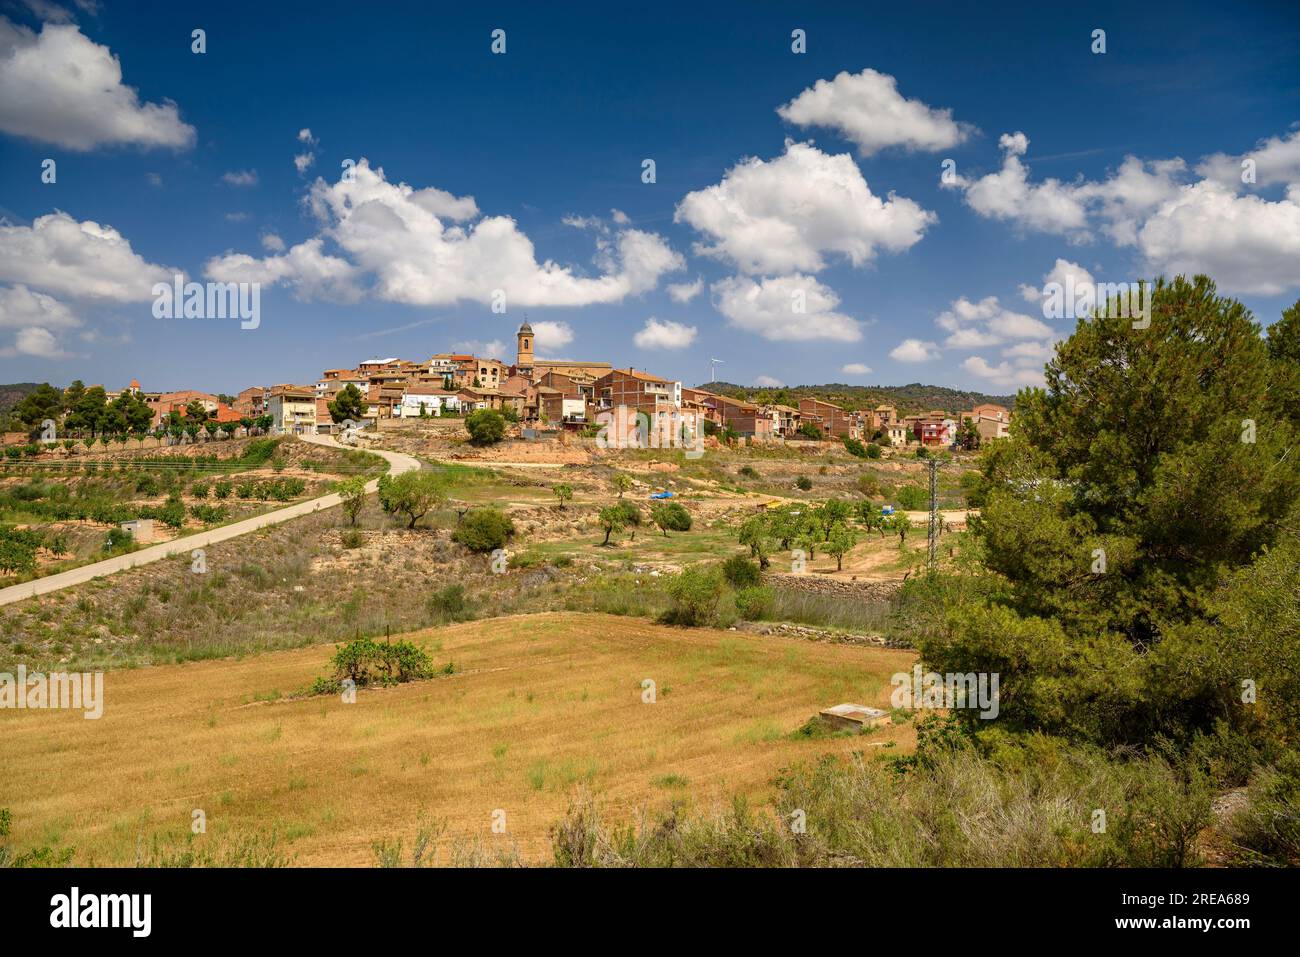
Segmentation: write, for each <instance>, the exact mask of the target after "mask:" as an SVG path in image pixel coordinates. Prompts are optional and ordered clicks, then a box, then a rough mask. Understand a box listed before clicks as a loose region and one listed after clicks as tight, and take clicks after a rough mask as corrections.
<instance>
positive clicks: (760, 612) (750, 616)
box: [735, 585, 774, 621]
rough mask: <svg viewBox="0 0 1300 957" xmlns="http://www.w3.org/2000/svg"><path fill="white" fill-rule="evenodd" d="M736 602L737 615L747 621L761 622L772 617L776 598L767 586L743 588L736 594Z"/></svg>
mask: <svg viewBox="0 0 1300 957" xmlns="http://www.w3.org/2000/svg"><path fill="white" fill-rule="evenodd" d="M735 600H736V614H738V615H739V616H740V617H741V618H744V619H745V620H746V621H760V620H762V619H764V618H770V617H771V615H772V605H773V602H774V596H773V594H772V589H771V588H768V587H767V586H766V585H757V586H755V587H753V588H742V589H741V590H740V591H738V592H736V599H735Z"/></svg>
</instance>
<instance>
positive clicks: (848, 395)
mask: <svg viewBox="0 0 1300 957" xmlns="http://www.w3.org/2000/svg"><path fill="white" fill-rule="evenodd" d="M698 388H701V389H707V390H709V391H710V392H717V393H719V394H720V395H728V396H731V397H733V398H736V399H744V400H746V401H748V402H758V403H761V404H766V403H773V402H776V403H781V404H783V405H797V404H798V401H799V399H821V400H822V401H823V402H830V403H833V404H834V405H838V406H840V407H841V408H843V409H847V410H848V411H856V410H859V409H874V408H875V407H876V406H878V405H892V406H894V407H895V408H897V409H898V412H899V414H900V415H913V414H916V413H921V412H929V411H931V410H932V409H943V410H944V411H945V412H964V411H966V410H967V409H970V408H972V407H974V406H976V405H979V404H980V403H981V402H995V403H997V404H998V405H1005V406H1006V407H1007V408H1008V409H1011V408H1015V404H1016V397H1015V396H1013V395H986V394H985V393H983V392H966V391H963V390H961V389H949V388H948V387H947V386H942V385H922V384H921V383H919V382H913V383H911V384H909V385H845V384H844V383H842V382H828V383H826V384H825V385H796V386H787V387H786V388H782V389H766V388H756V387H754V386H743V385H736V384H734V383H731V382H705V383H703V384H701V385H700V386H698ZM792 400H793V401H792Z"/></svg>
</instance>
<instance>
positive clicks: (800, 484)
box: [794, 475, 812, 492]
mask: <svg viewBox="0 0 1300 957" xmlns="http://www.w3.org/2000/svg"><path fill="white" fill-rule="evenodd" d="M794 484H795V487H796V488H798V489H799V490H800V491H803V492H807V491H810V490H811V489H812V479H810V478H809V477H808V476H806V475H800V476H799V477H798V478H797V479H795V480H794Z"/></svg>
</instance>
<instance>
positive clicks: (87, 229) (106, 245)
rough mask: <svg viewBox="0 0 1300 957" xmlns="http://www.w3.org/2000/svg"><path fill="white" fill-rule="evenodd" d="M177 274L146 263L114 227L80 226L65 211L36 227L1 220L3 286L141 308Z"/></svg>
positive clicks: (0, 278)
mask: <svg viewBox="0 0 1300 957" xmlns="http://www.w3.org/2000/svg"><path fill="white" fill-rule="evenodd" d="M175 272H176V270H174V269H169V268H167V267H164V266H158V265H155V264H153V263H150V262H146V261H145V260H144V259H143V258H142V257H141V256H139V255H138V254H137V253H136V252H135V251H134V250H132V248H131V244H130V242H128V241H127V240H126V238H125V237H123V236H122V234H121V233H119V232H118V231H117V230H116V229H114V228H113V227H111V226H101V225H100V224H99V223H96V222H92V221H90V220H86V221H85V222H78V221H77V220H75V219H73V218H72V217H71V216H69V215H68V214H67V213H64V212H61V211H60V212H54V213H50V214H48V215H45V216H39V217H37V219H36V220H35V221H34V222H33V223H32V225H31V226H14V225H11V224H9V223H8V222H5V221H3V220H0V282H15V283H23V284H25V285H27V286H33V287H35V288H37V289H42V290H46V291H48V292H51V293H54V294H56V295H66V296H68V297H70V298H73V299H111V300H114V301H117V302H140V301H144V300H148V299H152V298H153V293H152V292H151V291H150V290H151V289H152V287H153V284H154V283H155V282H159V281H169V280H170V279H171V277H172V275H173V274H174V273H175Z"/></svg>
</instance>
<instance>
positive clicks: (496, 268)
mask: <svg viewBox="0 0 1300 957" xmlns="http://www.w3.org/2000/svg"><path fill="white" fill-rule="evenodd" d="M354 172H355V178H354V179H353V181H351V182H344V181H343V180H342V179H340V180H338V181H336V182H332V183H327V182H326V181H325V180H323V179H317V180H316V181H315V182H314V183H313V184H312V186H311V189H310V191H309V194H308V197H307V204H308V207H309V208H310V209H311V210H312V212H313V213H314V214H315V216H316V217H317V219H318V221H319V223H320V235H319V236H318V237H316V242H317V244H318V245H317V246H316V248H315V251H314V254H313V255H312V256H311V257H310V258H308V259H307V260H306V261H305V265H307V266H313V265H318V264H319V263H320V261H321V259H320V257H321V248H320V246H319V244H320V242H321V241H322V240H324V239H328V240H330V241H331V242H332V243H333V244H334V245H335V246H337V247H338V249H339V251H340V255H339V256H337V257H335V258H337V259H338V260H339V261H340V262H343V263H346V264H347V265H348V266H349V267H350V271H351V272H352V273H353V274H354V275H352V276H350V277H349V278H356V277H358V276H362V275H364V276H366V277H370V278H371V279H372V280H373V282H372V290H373V293H374V294H375V295H377V296H378V298H380V299H382V300H385V301H389V302H400V303H406V304H408V305H417V306H429V305H449V304H452V303H456V302H461V301H476V302H480V303H482V304H484V305H488V304H491V303H492V302H493V297H494V294H495V293H496V292H497V291H498V290H499V291H501V292H502V293H504V294H505V297H506V305H507V307H508V308H511V309H513V308H515V307H529V306H586V305H593V304H598V303H616V302H621V301H622V300H624V299H626V298H627V297H629V296H635V295H639V294H641V293H644V292H647V291H649V290H650V289H653V288H654V287H655V286H656V285H657V284H658V282H659V279H660V278H661V277H662V276H663V275H664V274H666V273H670V272H673V271H676V270H679V269H682V268H684V266H685V260H684V259H683V258H682V256H681V254H680V253H677V252H675V251H674V250H673V249H672V248H671V247H670V246H669V245H668V243H667V242H666V241H665V240H664V239H663V237H661V236H659V235H658V234H656V233H649V232H644V231H642V230H639V229H631V228H625V229H619V230H611V231H610V232H609V233H608V234H605V233H600V234H598V237H597V241H596V252H595V255H594V257H593V263H594V265H595V266H596V267H597V269H598V270H599V275H595V276H588V275H584V274H582V273H581V272H580V271H579V270H577V269H576V268H574V267H572V266H568V265H561V264H560V263H557V262H554V261H553V260H549V259H548V260H543V261H541V262H539V261H538V258H537V254H536V251H535V250H534V247H533V243H532V240H530V239H529V238H528V236H527V235H525V234H524V233H523V232H522V231H521V230H520V229H519V226H518V224H517V223H516V222H515V221H514V220H513V219H512V218H510V217H509V216H480V213H479V209H478V205H477V204H476V203H475V202H474V199H473V197H470V196H463V197H458V196H454V195H452V194H451V193H449V192H446V191H444V190H441V189H436V188H432V187H430V188H425V189H416V188H414V187H412V186H408V185H407V184H406V183H391V182H389V181H388V180H387V178H386V177H385V175H384V171H383V169H382V168H372V167H371V166H370V164H369V162H368V161H367V160H366V159H364V158H363V159H361V160H360V161H359V162H358V163H357V165H356V167H355V170H354ZM294 248H295V249H297V248H298V247H294ZM290 252H291V253H292V250H290ZM213 262H214V263H215V264H217V265H218V266H221V265H226V266H229V265H235V264H237V265H239V266H240V267H241V268H243V269H250V268H251V267H252V265H253V264H254V263H256V262H266V261H264V260H253V259H252V257H249V256H246V255H244V256H242V257H241V258H238V260H237V262H235V261H232V259H231V255H227V256H226V257H220V259H219V260H214V261H213ZM292 265H293V264H292V263H283V262H281V263H275V264H273V265H272V272H273V273H274V278H275V279H276V280H277V281H284V282H290V283H292V282H293V279H294V271H293V269H292V268H286V267H292ZM334 272H335V275H339V274H341V272H342V270H341V267H340V268H338V269H335V270H334ZM350 286H351V283H349V284H348V286H344V287H341V288H343V289H347V288H348V287H350Z"/></svg>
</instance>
